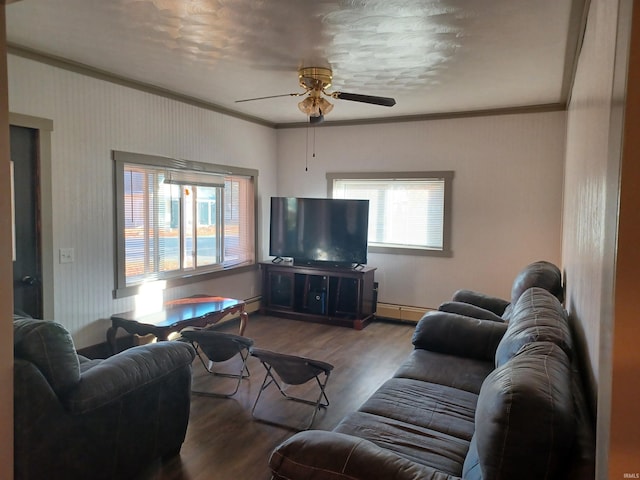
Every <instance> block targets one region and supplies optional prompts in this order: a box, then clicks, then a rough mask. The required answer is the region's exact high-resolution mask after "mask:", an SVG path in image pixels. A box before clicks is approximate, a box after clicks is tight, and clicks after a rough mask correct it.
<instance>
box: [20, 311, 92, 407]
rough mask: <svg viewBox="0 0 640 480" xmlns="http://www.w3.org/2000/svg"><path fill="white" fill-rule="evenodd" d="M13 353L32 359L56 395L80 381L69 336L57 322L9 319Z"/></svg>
mask: <svg viewBox="0 0 640 480" xmlns="http://www.w3.org/2000/svg"><path fill="white" fill-rule="evenodd" d="M13 348H14V355H15V356H16V357H19V358H22V359H24V360H28V361H29V362H32V363H33V364H34V365H36V367H38V369H39V370H40V371H41V372H42V374H43V375H44V377H45V378H46V379H47V381H48V382H49V384H50V385H51V388H52V389H53V391H54V392H56V394H57V395H58V396H63V395H64V394H65V393H66V392H67V391H69V389H71V388H73V387H74V386H76V385H77V384H78V382H80V363H79V360H78V355H77V353H76V349H75V346H74V344H73V339H72V338H71V335H69V332H67V330H66V329H65V328H64V327H63V326H62V325H60V324H59V323H55V322H51V321H47V320H34V319H30V318H22V319H18V320H15V321H14V322H13Z"/></svg>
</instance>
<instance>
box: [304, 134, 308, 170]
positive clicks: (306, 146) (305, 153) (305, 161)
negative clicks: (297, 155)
mask: <svg viewBox="0 0 640 480" xmlns="http://www.w3.org/2000/svg"><path fill="white" fill-rule="evenodd" d="M304 171H305V172H308V171H309V124H307V143H306V145H305V148H304Z"/></svg>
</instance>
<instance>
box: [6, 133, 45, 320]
mask: <svg viewBox="0 0 640 480" xmlns="http://www.w3.org/2000/svg"><path fill="white" fill-rule="evenodd" d="M37 152H38V131H37V130H34V129H32V128H25V127H17V126H14V125H11V161H12V162H13V180H14V181H13V186H14V188H13V194H14V203H13V204H14V212H15V230H14V232H15V258H14V261H13V305H14V310H16V311H22V312H24V313H27V314H29V315H31V316H32V317H34V318H42V282H41V271H42V264H41V258H42V256H41V250H40V245H41V243H40V202H39V162H38V153H37Z"/></svg>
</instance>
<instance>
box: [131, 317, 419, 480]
mask: <svg viewBox="0 0 640 480" xmlns="http://www.w3.org/2000/svg"><path fill="white" fill-rule="evenodd" d="M414 328H415V327H414V325H411V324H401V323H391V322H383V321H375V322H373V323H371V324H370V325H369V326H368V327H367V328H365V329H364V330H360V331H357V330H353V329H349V328H345V327H335V326H327V325H319V324H313V323H308V322H302V321H296V320H286V319H281V318H275V317H267V316H262V315H259V314H257V313H256V314H252V315H251V316H250V317H249V323H248V326H247V329H246V331H245V336H247V337H250V338H252V339H253V340H254V341H255V345H256V347H258V348H264V349H268V350H273V351H277V352H282V353H289V354H292V355H300V356H306V357H310V358H314V359H317V360H322V361H325V362H329V363H331V364H333V365H334V370H333V372H332V373H331V375H330V378H329V382H328V384H327V388H326V391H327V395H328V397H329V401H330V402H331V404H330V406H329V407H328V408H327V409H322V410H320V412H318V415H317V417H316V420H315V423H314V425H313V427H312V428H314V429H322V430H331V429H332V428H333V427H335V426H336V425H337V424H338V422H339V421H340V420H341V419H342V417H344V416H345V415H346V414H347V413H349V412H352V411H354V410H356V409H357V408H358V407H359V406H360V405H361V404H362V403H363V402H364V401H365V400H366V399H367V398H368V397H369V395H371V394H372V393H373V392H374V391H375V390H376V389H377V388H378V387H379V386H380V385H381V384H382V383H383V382H384V381H386V380H387V379H388V378H389V377H390V376H391V375H392V374H393V372H394V371H395V370H396V369H397V368H398V366H399V365H400V363H402V361H403V360H404V359H405V358H406V356H407V355H408V354H409V352H410V351H411V350H412V348H413V346H412V345H411V335H412V334H413V330H414ZM236 329H237V323H229V324H224V325H222V326H221V328H220V330H221V331H228V332H231V333H236ZM237 358H239V357H237ZM236 361H237V360H232V361H230V364H228V365H224V364H218V365H219V366H220V368H216V370H217V371H225V370H226V369H227V368H228V367H233V366H234V365H233V364H232V363H233V362H236ZM247 364H248V367H249V370H250V371H251V377H250V378H248V379H245V380H243V381H242V384H241V385H240V389H239V390H238V393H236V395H235V396H234V397H232V398H229V399H225V398H212V397H205V396H197V395H194V396H193V397H192V401H191V418H190V421H189V427H188V429H187V436H186V439H185V442H184V444H183V446H182V451H181V453H180V456H178V457H175V458H173V459H171V460H169V461H167V462H165V463H164V464H161V463H160V462H158V463H157V464H155V465H152V466H150V468H149V469H148V470H147V471H146V472H145V473H144V475H142V476H141V478H140V480H211V479H220V480H236V479H248V480H267V479H269V478H270V473H269V467H268V459H269V455H270V454H271V451H272V450H273V449H274V448H275V447H276V446H277V445H278V444H279V443H281V442H282V441H283V440H285V439H286V438H288V437H289V436H291V435H293V433H295V431H294V430H291V429H286V428H282V427H277V426H273V425H270V424H266V423H262V422H258V421H255V420H253V419H252V416H251V408H252V406H253V402H254V401H255V398H256V395H257V393H258V390H259V388H260V385H261V384H262V380H263V379H264V374H265V370H264V368H263V366H262V365H261V364H260V362H259V361H258V360H257V359H256V358H253V357H250V358H249V360H248V363H247ZM238 365H239V364H238ZM230 382H233V381H232V380H231V379H224V378H221V377H212V376H210V375H209V374H207V373H206V371H205V370H204V368H203V367H202V365H201V364H200V362H199V361H198V360H197V359H196V361H195V362H194V381H193V388H194V389H201V390H205V389H206V390H219V389H220V388H222V389H224V388H225V387H227V388H229V387H231V390H233V383H230ZM291 388H292V389H293V388H294V387H291ZM317 388H318V387H317V385H315V382H313V383H312V382H309V383H308V384H306V385H304V386H300V387H295V390H289V391H288V392H289V393H292V394H294V395H298V396H300V395H302V396H309V395H310V396H313V395H316V396H317V392H318V390H317ZM314 399H315V398H314ZM255 413H256V416H258V417H260V418H265V419H268V420H271V421H275V422H278V423H286V424H287V425H292V426H296V425H297V426H298V428H301V427H303V426H304V425H305V422H306V421H308V419H309V418H310V415H311V413H312V407H310V406H308V405H304V404H300V403H297V402H291V401H287V400H286V399H284V398H283V397H282V396H281V395H280V394H279V392H278V391H277V389H276V388H275V387H273V386H271V387H269V389H267V390H266V391H265V392H264V393H263V395H262V398H261V399H260V403H258V406H257V408H256V412H255Z"/></svg>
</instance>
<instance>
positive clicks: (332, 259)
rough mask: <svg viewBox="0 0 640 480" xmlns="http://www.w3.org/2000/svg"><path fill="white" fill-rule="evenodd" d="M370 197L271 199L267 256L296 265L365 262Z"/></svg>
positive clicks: (343, 264) (354, 263)
mask: <svg viewBox="0 0 640 480" xmlns="http://www.w3.org/2000/svg"><path fill="white" fill-rule="evenodd" d="M368 229H369V200H343V199H332V198H292V197H272V198H271V228H270V237H269V255H271V256H273V257H276V258H285V257H289V258H293V261H294V263H296V264H315V263H318V264H334V265H335V266H343V267H344V266H354V265H364V264H366V263H367V234H368Z"/></svg>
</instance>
